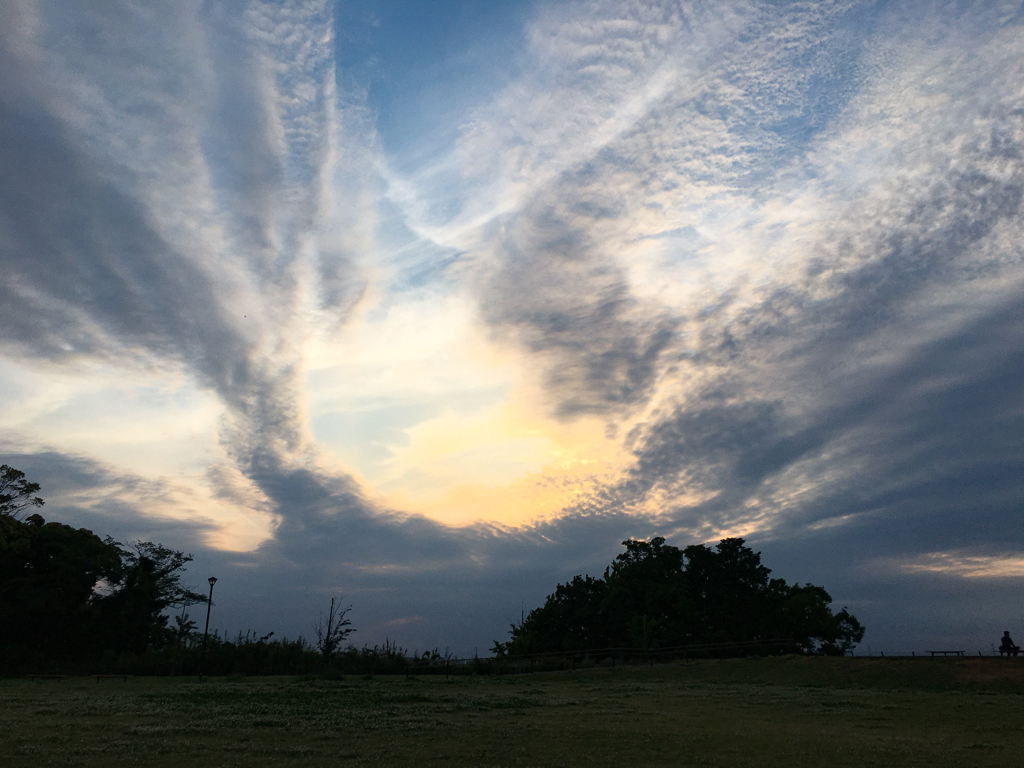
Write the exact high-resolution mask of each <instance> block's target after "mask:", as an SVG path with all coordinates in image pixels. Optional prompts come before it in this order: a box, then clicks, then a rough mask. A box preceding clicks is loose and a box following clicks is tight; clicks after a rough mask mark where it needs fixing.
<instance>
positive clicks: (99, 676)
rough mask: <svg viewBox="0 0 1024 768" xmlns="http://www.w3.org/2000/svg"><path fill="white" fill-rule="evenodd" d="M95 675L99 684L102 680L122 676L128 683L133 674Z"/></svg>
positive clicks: (123, 680)
mask: <svg viewBox="0 0 1024 768" xmlns="http://www.w3.org/2000/svg"><path fill="white" fill-rule="evenodd" d="M94 677H95V678H96V683H97V684H99V682H100V680H117V679H118V678H120V680H121V682H123V683H127V682H128V678H129V677H131V675H94Z"/></svg>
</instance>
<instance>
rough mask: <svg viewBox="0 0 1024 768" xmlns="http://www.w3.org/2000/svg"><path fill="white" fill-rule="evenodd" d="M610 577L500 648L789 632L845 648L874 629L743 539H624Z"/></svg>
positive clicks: (796, 638)
mask: <svg viewBox="0 0 1024 768" xmlns="http://www.w3.org/2000/svg"><path fill="white" fill-rule="evenodd" d="M622 543H623V546H624V547H625V548H626V551H625V552H622V553H620V554H619V555H617V556H616V557H615V559H614V560H613V561H612V563H611V564H610V565H609V566H608V567H607V568H606V569H605V572H604V578H603V579H600V578H593V577H591V576H585V577H584V576H576V577H575V578H573V580H572V581H570V582H568V583H566V584H559V585H558V586H557V588H556V589H555V591H554V593H553V594H551V595H548V597H547V599H546V600H545V602H544V605H542V606H541V607H539V608H537V609H535V610H533V611H531V612H530V613H529V615H528V616H526V617H525V619H524V620H523V621H522V623H520V624H513V625H512V628H511V638H510V639H509V640H508V641H507V642H504V643H501V642H495V645H494V651H495V652H497V653H499V654H524V653H541V652H548V651H580V650H587V649H597V648H604V647H631V648H666V647H673V646H679V645H688V644H697V643H726V642H740V641H751V640H784V641H786V642H787V643H789V644H790V645H791V646H792V647H795V648H798V649H800V650H801V651H803V652H805V653H821V654H842V653H845V652H846V651H848V650H849V649H850V648H852V647H853V646H854V645H855V644H856V643H858V642H860V640H861V639H862V638H863V636H864V628H863V627H862V626H861V624H860V622H858V621H857V619H856V618H855V617H854V616H853V615H851V614H850V613H849V611H847V609H846V608H843V609H842V610H841V611H839V612H838V613H833V612H832V609H831V608H830V605H831V603H832V597H831V596H830V595H829V594H828V592H826V591H825V590H824V589H823V588H821V587H817V586H814V585H811V584H805V585H803V586H801V585H800V584H787V583H786V582H785V581H784V580H782V579H772V578H770V575H771V570H770V569H768V568H767V567H765V566H764V565H762V564H761V555H760V553H759V552H754V551H753V550H751V549H750V548H749V547H747V546H745V544H744V541H743V539H740V538H729V539H722V541H720V542H719V543H718V544H717V545H716V546H715V547H714V548H711V547H709V546H707V545H704V544H697V545H693V546H689V547H686V548H685V549H682V550H680V549H679V548H678V547H674V546H672V545H670V544H666V543H665V540H664V539H663V538H661V537H660V536H659V537H656V538H653V539H651V540H650V541H638V540H635V539H630V540H628V541H624V542H622Z"/></svg>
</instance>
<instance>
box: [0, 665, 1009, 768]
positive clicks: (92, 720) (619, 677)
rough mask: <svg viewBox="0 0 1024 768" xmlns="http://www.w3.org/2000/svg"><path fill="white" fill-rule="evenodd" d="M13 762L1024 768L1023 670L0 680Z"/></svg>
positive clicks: (719, 668)
mask: <svg viewBox="0 0 1024 768" xmlns="http://www.w3.org/2000/svg"><path fill="white" fill-rule="evenodd" d="M0 765H3V766H5V767H6V768H16V767H18V766H33V767H35V766H51V765H53V766H128V765H131V766H235V765H237V766H250V767H251V766H265V765H271V766H279V765H281V766H328V765H330V766H363V765H385V766H392V765H394V766H481V767H482V768H489V767H497V766H588V768H589V767H590V766H630V767H632V766H690V765H692V766H706V765H711V766H751V768H753V767H754V766H757V767H758V768H766V767H769V766H786V767H787V768H788V767H790V766H795V767H799V766H814V767H815V768H818V767H820V766H828V767H829V768H834V767H837V766H850V767H851V768H854V767H856V768H864V767H865V766H921V767H922V768H926V767H927V768H936V767H940V766H961V765H962V766H970V767H971V768H984V766H999V767H1000V768H1016V767H1017V766H1022V765H1024V660H1020V659H1016V660H1011V659H994V658H986V659H930V658H929V659H863V658H857V659H854V658H779V659H759V660H733V661H726V662H704V663H695V664H690V665H685V666H684V665H675V666H663V667H655V668H653V669H649V668H643V667H641V668H626V669H623V668H618V669H615V670H587V671H580V670H577V671H576V672H565V673H555V674H537V675H520V676H515V677H480V678H453V679H451V680H448V681H446V680H445V679H444V677H443V676H442V677H421V678H418V679H416V678H414V679H410V680H406V679H405V678H403V677H397V678H394V679H391V678H384V677H377V678H374V679H364V678H352V679H345V680H338V681H324V680H300V679H290V678H249V679H238V680H234V679H208V680H207V681H205V682H203V683H199V682H198V681H196V680H195V679H194V678H193V679H175V678H138V679H129V680H128V681H127V683H122V682H121V681H119V680H118V681H112V680H103V681H102V682H99V683H97V682H96V680H95V679H94V678H83V679H66V680H63V681H61V682H57V681H55V680H40V681H28V680H5V681H0Z"/></svg>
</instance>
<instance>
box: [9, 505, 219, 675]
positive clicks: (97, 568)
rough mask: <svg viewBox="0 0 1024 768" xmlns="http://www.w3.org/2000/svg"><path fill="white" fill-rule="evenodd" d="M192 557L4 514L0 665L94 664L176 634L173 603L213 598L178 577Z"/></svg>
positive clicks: (14, 669)
mask: <svg viewBox="0 0 1024 768" xmlns="http://www.w3.org/2000/svg"><path fill="white" fill-rule="evenodd" d="M191 559H192V558H191V557H190V556H189V555H185V554H183V553H181V552H176V551H174V550H171V549H168V548H166V547H164V546H161V545H160V544H153V543H151V542H144V541H140V542H134V543H132V544H129V545H127V546H126V545H122V544H120V543H119V542H116V541H114V540H113V539H110V538H107V539H101V538H100V537H99V536H97V535H96V534H94V533H93V532H92V531H89V530H86V529H85V528H73V527H71V526H69V525H64V524H63V523H54V522H49V523H48V522H46V520H44V519H43V517H42V516H40V515H39V514H32V515H29V516H28V517H26V518H25V519H24V520H18V519H17V518H16V517H15V516H13V515H10V514H0V626H3V627H4V631H3V632H0V671H2V672H3V673H5V674H11V673H15V672H19V671H26V670H27V671H33V672H39V671H42V670H50V671H53V670H60V671H65V670H73V669H75V670H77V669H83V668H95V667H96V666H97V665H102V664H104V663H109V662H110V661H111V660H114V659H117V658H119V657H122V656H125V655H130V654H140V653H143V652H145V651H146V650H148V649H151V648H161V647H164V646H167V645H170V644H173V642H174V641H175V639H176V633H175V631H174V629H172V628H171V627H169V626H168V623H169V620H168V616H167V613H166V612H167V611H168V610H169V609H173V608H180V607H182V606H187V605H191V604H194V603H200V602H205V601H206V597H205V596H203V595H201V594H198V593H196V592H193V591H191V590H190V589H187V588H186V587H184V586H183V585H182V584H181V571H182V568H183V567H184V565H185V564H186V563H187V562H189V561H190V560H191Z"/></svg>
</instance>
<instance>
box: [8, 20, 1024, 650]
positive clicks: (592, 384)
mask: <svg viewBox="0 0 1024 768" xmlns="http://www.w3.org/2000/svg"><path fill="white" fill-rule="evenodd" d="M0 19H2V22H3V23H0V403H2V404H3V407H2V408H0V463H6V464H9V465H11V466H14V467H16V468H18V469H21V470H22V471H24V472H25V473H26V474H27V476H28V478H29V479H30V480H32V481H35V482H38V483H40V484H41V485H42V491H41V495H42V496H43V497H44V498H45V499H46V506H45V507H44V509H43V510H42V512H43V513H44V516H46V517H47V519H51V520H56V521H61V522H65V523H68V524H72V525H75V526H81V527H87V528H89V529H91V530H94V531H96V532H97V533H98V534H100V535H101V536H106V535H112V536H114V538H116V539H118V540H121V541H129V540H137V539H142V540H150V541H157V542H160V543H163V544H164V545H166V546H169V547H172V548H174V549H179V550H183V551H186V552H189V553H191V554H192V555H193V556H194V560H193V562H192V563H191V564H190V568H189V571H188V575H187V577H186V581H188V582H190V583H191V582H194V583H195V584H196V585H201V584H205V581H206V578H207V576H210V575H214V576H217V577H218V579H219V580H218V582H217V587H216V595H215V597H214V607H213V618H212V620H211V621H212V625H213V626H216V627H218V628H219V629H220V630H222V631H227V632H229V633H231V634H234V633H235V632H237V631H238V630H243V631H244V630H247V629H253V630H255V631H258V632H260V633H261V634H265V633H266V632H267V631H271V630H273V631H275V632H276V636H289V637H295V636H297V635H299V634H303V635H305V636H307V637H309V636H310V635H311V633H312V622H313V620H314V619H315V618H316V614H317V612H318V611H319V610H322V609H324V608H326V606H327V605H328V604H329V602H330V598H331V597H332V596H334V595H343V596H344V601H345V602H346V603H347V604H351V606H352V611H351V613H350V618H351V619H352V621H353V626H354V627H355V628H356V630H357V631H356V633H355V634H354V635H353V636H352V638H351V639H352V640H353V641H354V642H356V643H357V644H359V645H362V644H364V643H365V644H369V645H373V644H375V643H380V642H383V641H384V639H385V638H387V639H389V640H391V641H395V642H398V643H399V644H400V645H402V646H404V647H407V648H408V649H410V650H425V649H430V648H435V647H437V648H441V649H445V648H449V649H451V651H452V652H453V653H456V654H471V653H475V652H479V653H481V654H484V653H486V652H487V651H488V650H489V648H490V646H491V644H492V643H493V641H494V640H504V639H506V638H507V630H508V626H509V624H510V623H512V622H514V621H518V620H519V618H520V616H521V615H522V611H523V610H526V611H528V610H530V609H531V608H533V607H537V606H538V605H540V604H541V603H542V602H543V599H544V596H545V595H547V594H548V593H550V592H552V591H554V587H555V586H556V584H557V583H560V582H564V581H567V580H569V579H571V578H572V576H574V575H575V574H579V573H589V574H592V575H593V574H600V573H601V572H602V571H603V569H604V567H605V566H606V565H607V564H608V563H609V562H610V561H611V560H612V558H614V556H615V555H616V554H617V553H618V552H620V551H621V550H622V548H621V542H622V541H623V540H625V539H628V538H631V537H632V538H641V539H647V538H650V537H652V536H659V535H660V536H664V537H665V538H666V539H667V540H668V541H669V543H671V544H674V545H676V546H680V547H683V546H687V545H689V544H695V543H702V542H710V543H713V542H716V541H717V540H719V539H721V538H724V537H727V536H741V537H743V538H745V539H746V541H747V543H748V544H749V545H750V546H751V547H752V548H754V549H755V550H757V551H760V552H761V553H762V559H763V562H764V563H765V564H766V565H767V566H768V567H769V568H771V569H772V571H773V576H776V577H781V578H784V579H786V580H787V581H790V582H800V583H814V584H818V585H822V586H824V587H825V588H826V589H827V590H828V591H829V592H830V594H831V595H832V597H833V598H834V600H835V607H836V608H837V609H838V608H839V607H842V606H848V607H849V609H850V610H851V612H853V613H854V614H855V615H856V616H857V617H858V618H859V619H860V620H861V621H862V623H864V624H865V625H866V627H867V634H866V635H865V638H864V643H863V644H862V645H861V647H860V648H859V649H858V652H868V651H871V652H874V653H877V652H879V651H886V652H889V653H896V652H910V651H912V650H913V651H923V650H930V649H932V648H934V647H939V646H942V647H950V648H957V649H964V650H966V651H968V652H971V653H973V652H975V651H977V650H983V651H985V652H988V651H990V650H991V648H992V645H993V643H994V642H995V641H996V640H997V639H998V638H999V636H1000V635H1001V634H1002V632H1003V630H1007V629H1008V630H1010V631H1011V634H1013V635H1014V637H1016V636H1017V635H1024V598H1022V597H1021V595H1022V594H1024V524H1022V523H1024V520H1022V513H1024V219H1022V212H1024V211H1022V205H1024V110H1022V109H1021V105H1022V104H1024V5H1022V3H1020V2H1009V1H1007V2H1003V1H1002V0H986V1H984V2H968V1H967V0H964V1H961V2H945V3H943V2H934V3H924V2H909V1H908V2H901V1H899V0H893V1H892V2H855V1H850V2H846V1H839V0H836V1H834V2H833V1H831V0H821V1H818V0H814V1H813V2H812V1H808V2H787V1H785V0H775V1H772V2H769V1H767V0H751V1H749V2H748V1H746V0H735V2H733V1H730V2H656V1H655V0H647V1H642V0H595V1H593V2H584V1H582V0H581V1H580V2H543V0H537V1H536V2H532V1H531V2H526V1H516V2H494V3H491V2H483V1H481V2H469V0H458V1H452V2H443V1H442V0H422V1H421V2H416V3H412V2H401V1H400V0H380V1H379V2H374V1H373V0H359V1H358V2H356V1H354V2H344V1H343V0H340V1H339V2H336V3H335V2H328V1H327V0H286V1H284V2H270V1H269V0H267V1H264V2H257V1H255V0H254V1H251V2H242V1H241V0H204V2H198V0H192V1H186V0H182V2H175V3H166V4H154V3H152V2H148V1H146V2H119V1H116V0H106V1H105V2H102V3H92V2H73V1H72V0H61V1H56V0H0Z"/></svg>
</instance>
